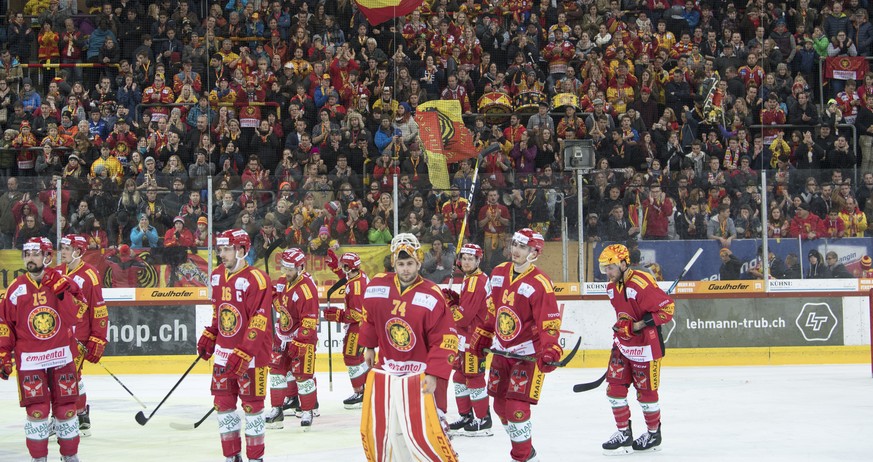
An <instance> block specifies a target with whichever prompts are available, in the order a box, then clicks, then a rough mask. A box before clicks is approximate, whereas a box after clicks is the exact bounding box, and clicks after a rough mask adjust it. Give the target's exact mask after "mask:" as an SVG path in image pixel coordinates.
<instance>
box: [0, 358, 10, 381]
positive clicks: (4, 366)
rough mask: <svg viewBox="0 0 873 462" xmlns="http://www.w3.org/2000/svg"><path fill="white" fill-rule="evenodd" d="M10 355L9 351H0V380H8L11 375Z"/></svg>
mask: <svg viewBox="0 0 873 462" xmlns="http://www.w3.org/2000/svg"><path fill="white" fill-rule="evenodd" d="M12 360H13V357H12V353H11V352H9V351H0V379H3V380H9V376H10V375H12Z"/></svg>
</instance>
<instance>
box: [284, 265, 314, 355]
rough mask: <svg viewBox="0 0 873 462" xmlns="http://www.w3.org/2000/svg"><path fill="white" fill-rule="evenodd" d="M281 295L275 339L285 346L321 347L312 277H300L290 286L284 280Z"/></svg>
mask: <svg viewBox="0 0 873 462" xmlns="http://www.w3.org/2000/svg"><path fill="white" fill-rule="evenodd" d="M276 290H277V291H279V292H280V293H281V295H280V296H279V302H278V306H277V307H276V310H277V311H278V312H279V319H278V322H277V324H278V325H277V326H276V336H277V337H278V338H279V340H280V341H281V342H282V343H285V342H290V341H292V340H293V341H296V342H298V343H302V344H309V345H315V344H316V343H318V335H317V332H318V287H317V286H316V285H315V280H313V279H312V276H310V275H309V273H305V272H304V273H300V274H299V275H298V276H297V279H295V280H294V281H292V282H291V283H288V282H286V280H285V279H282V280H280V281H279V283H278V284H276Z"/></svg>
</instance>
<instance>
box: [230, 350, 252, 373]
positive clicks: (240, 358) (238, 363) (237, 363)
mask: <svg viewBox="0 0 873 462" xmlns="http://www.w3.org/2000/svg"><path fill="white" fill-rule="evenodd" d="M251 362H252V355H250V354H248V353H246V352H245V351H243V350H240V349H239V348H234V349H233V353H231V354H230V356H228V357H227V364H225V365H224V368H225V370H227V372H229V373H231V374H233V375H235V376H237V377H242V376H243V375H244V374H245V373H246V371H247V370H249V364H250V363H251Z"/></svg>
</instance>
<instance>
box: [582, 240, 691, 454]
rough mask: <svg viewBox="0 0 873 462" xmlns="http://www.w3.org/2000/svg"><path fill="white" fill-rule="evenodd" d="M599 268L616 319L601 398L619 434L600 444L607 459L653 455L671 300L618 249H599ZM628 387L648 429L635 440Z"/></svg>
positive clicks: (657, 441)
mask: <svg viewBox="0 0 873 462" xmlns="http://www.w3.org/2000/svg"><path fill="white" fill-rule="evenodd" d="M599 263H600V271H601V272H602V273H604V274H606V277H607V278H608V279H609V284H608V285H607V286H606V295H607V296H608V297H609V301H610V302H611V303H612V306H613V308H615V314H616V317H617V321H616V323H615V325H614V326H613V327H612V330H613V332H614V333H613V348H612V353H611V354H610V356H609V370H608V371H607V375H606V383H607V384H608V386H607V388H606V395H607V397H608V398H609V402H610V404H611V405H612V414H613V416H614V417H615V425H616V426H617V427H618V431H617V432H615V433H614V434H613V435H612V437H611V438H610V439H609V441H607V442H605V443H603V451H604V453H605V454H607V455H613V454H626V453H630V452H633V451H656V450H658V449H659V447H660V445H661V407H660V405H659V404H658V388H659V385H660V383H661V377H660V375H661V358H662V357H663V356H664V338H663V337H662V336H661V325H663V324H666V323H668V322H670V320H671V319H673V311H674V309H675V306H674V304H673V299H671V298H670V297H669V296H668V295H667V294H666V293H665V292H664V291H663V290H661V288H660V287H658V283H657V282H655V279H654V278H653V277H652V276H651V275H650V274H649V273H646V272H644V271H639V270H634V269H630V268H628V266H629V265H630V253H629V252H628V250H627V247H625V246H623V245H621V244H613V245H610V246H608V247H606V248H605V249H603V252H601V253H600V259H599ZM631 383H633V385H634V388H636V390H637V400H638V401H639V402H640V406H641V407H642V408H643V417H644V418H645V419H646V427H647V428H648V431H647V432H645V433H643V435H642V436H640V437H639V438H637V439H636V440H634V439H633V432H632V431H631V426H630V425H631V423H630V407H629V406H628V403H627V392H628V388H629V387H630V384H631Z"/></svg>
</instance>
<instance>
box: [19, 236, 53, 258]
mask: <svg viewBox="0 0 873 462" xmlns="http://www.w3.org/2000/svg"><path fill="white" fill-rule="evenodd" d="M28 250H39V251H40V252H42V253H43V255H46V256H48V255H51V254H52V253H53V252H54V250H55V246H54V245H52V241H50V240H48V239H46V238H44V237H32V238H30V239H28V240H27V242H25V243H24V245H23V246H21V254H22V255H24V253H25V252H27V251H28Z"/></svg>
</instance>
